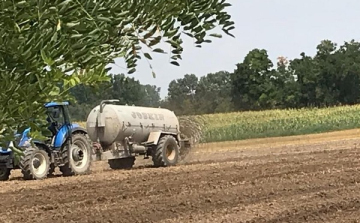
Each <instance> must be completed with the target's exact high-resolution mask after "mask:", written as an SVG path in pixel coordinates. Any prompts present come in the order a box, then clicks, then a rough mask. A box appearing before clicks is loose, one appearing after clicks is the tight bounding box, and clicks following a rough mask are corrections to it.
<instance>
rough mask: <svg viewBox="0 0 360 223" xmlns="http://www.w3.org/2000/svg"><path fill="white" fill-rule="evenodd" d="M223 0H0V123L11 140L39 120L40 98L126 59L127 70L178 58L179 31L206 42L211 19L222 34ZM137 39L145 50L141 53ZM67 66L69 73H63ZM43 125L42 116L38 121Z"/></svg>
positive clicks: (95, 77) (60, 94)
mask: <svg viewBox="0 0 360 223" xmlns="http://www.w3.org/2000/svg"><path fill="white" fill-rule="evenodd" d="M227 6H230V4H229V3H226V2H225V1H224V0H221V1H220V0H197V1H183V0H170V1H164V0H152V1H149V0H123V1H119V0H118V1H108V0H97V1H93V0H86V1H78V0H65V1H64V0H53V1H49V0H43V1H37V0H29V1H11V0H3V1H2V2H1V5H0V52H1V53H0V77H1V81H0V88H1V89H2V92H1V93H0V130H2V129H5V132H4V133H3V134H4V135H5V138H3V139H1V140H0V141H1V142H4V141H6V140H7V139H11V138H12V135H13V131H14V130H15V129H17V128H19V126H18V125H19V124H21V125H23V126H31V127H32V130H33V131H32V133H34V132H35V131H34V130H41V129H46V128H45V125H44V126H41V127H42V128H40V129H39V128H38V127H39V126H38V125H39V123H41V122H42V121H43V120H44V112H43V110H42V109H43V108H42V106H43V103H45V102H47V101H50V100H54V99H55V100H66V99H70V98H71V97H70V94H69V90H70V89H71V88H72V87H74V86H75V85H77V84H81V83H82V84H88V85H92V84H95V83H97V82H101V81H106V80H108V78H107V77H106V73H107V72H106V71H107V69H105V67H106V66H107V65H108V64H109V63H113V62H114V59H115V58H119V57H122V58H124V59H125V61H126V64H127V68H128V73H133V72H135V69H136V65H137V64H136V63H137V60H138V59H140V58H141V55H144V57H145V58H147V59H151V55H150V54H151V53H164V52H165V51H164V50H162V49H161V48H159V47H158V45H159V43H160V42H164V43H165V44H166V45H168V46H171V57H170V58H171V60H170V61H171V62H170V63H172V64H174V65H179V64H178V62H177V61H178V60H180V59H181V54H182V52H183V47H182V34H183V33H185V34H187V35H188V36H190V37H192V38H194V40H195V41H196V42H195V43H196V44H197V46H201V44H202V43H204V42H205V43H207V42H211V41H210V40H209V38H208V37H209V36H213V37H221V36H220V35H219V34H214V33H209V32H210V31H211V30H212V29H214V28H215V27H216V26H218V27H219V28H221V29H222V31H223V32H225V33H226V34H228V35H231V34H230V33H229V31H230V30H232V29H234V26H233V25H234V22H232V21H231V20H230V15H229V14H228V13H227V12H226V11H225V10H224V9H225V8H226V7H227ZM142 46H146V48H148V49H150V50H151V52H150V53H147V52H144V51H142ZM69 73H72V75H67V74H69ZM42 124H45V123H42Z"/></svg>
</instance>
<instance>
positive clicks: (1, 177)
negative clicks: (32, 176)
mask: <svg viewBox="0 0 360 223" xmlns="http://www.w3.org/2000/svg"><path fill="white" fill-rule="evenodd" d="M10 171H11V169H9V168H7V167H1V168H0V181H7V180H9V178H10Z"/></svg>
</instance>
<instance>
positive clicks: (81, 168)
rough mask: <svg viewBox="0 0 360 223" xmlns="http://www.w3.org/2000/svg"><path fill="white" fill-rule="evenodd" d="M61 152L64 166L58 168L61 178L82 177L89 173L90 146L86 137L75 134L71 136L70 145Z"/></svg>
mask: <svg viewBox="0 0 360 223" xmlns="http://www.w3.org/2000/svg"><path fill="white" fill-rule="evenodd" d="M68 147H69V146H68V145H65V146H64V147H63V150H62V157H63V160H64V165H63V166H60V171H61V172H62V174H63V176H72V175H84V174H88V173H90V165H91V154H92V145H91V144H90V140H89V139H88V137H87V135H85V134H83V133H77V134H74V135H73V136H72V145H70V148H68Z"/></svg>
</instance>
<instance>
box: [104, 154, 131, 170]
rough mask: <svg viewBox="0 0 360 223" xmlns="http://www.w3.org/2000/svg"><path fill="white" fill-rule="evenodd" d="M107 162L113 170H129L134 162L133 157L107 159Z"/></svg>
mask: <svg viewBox="0 0 360 223" xmlns="http://www.w3.org/2000/svg"><path fill="white" fill-rule="evenodd" d="M108 164H109V166H110V168H111V169H113V170H129V169H131V168H132V167H133V166H134V164H135V157H133V156H132V157H125V158H118V159H109V160H108Z"/></svg>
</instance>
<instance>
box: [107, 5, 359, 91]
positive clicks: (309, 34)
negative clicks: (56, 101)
mask: <svg viewBox="0 0 360 223" xmlns="http://www.w3.org/2000/svg"><path fill="white" fill-rule="evenodd" d="M228 2H230V3H231V4H232V6H230V7H228V12H229V13H230V15H231V16H232V20H233V21H234V22H235V29H234V30H232V31H231V32H232V33H233V34H234V35H235V38H232V37H230V36H227V35H226V34H225V33H221V34H222V35H223V38H221V39H217V38H212V40H213V42H212V43H210V44H206V43H204V45H203V47H202V48H197V47H195V46H194V45H193V42H192V40H191V39H190V37H188V36H186V35H184V37H183V40H184V44H183V47H184V52H183V53H182V58H183V59H182V60H180V61H179V63H180V66H179V67H177V66H174V65H172V64H170V63H169V55H162V54H156V53H152V54H151V55H152V57H153V60H152V61H150V63H151V65H152V67H153V69H154V70H155V72H156V74H157V76H156V78H153V77H152V75H151V70H150V68H149V65H148V63H147V61H146V60H145V59H142V60H140V61H138V67H137V71H136V72H135V73H133V74H131V75H129V76H132V77H135V79H137V80H139V81H140V82H141V83H142V84H154V85H156V86H158V87H161V94H160V95H161V97H162V98H164V97H165V96H166V95H167V91H168V85H169V83H170V81H172V80H174V79H177V78H182V77H183V76H184V75H185V74H191V73H193V74H195V75H197V76H199V77H200V76H204V75H206V74H208V73H214V72H217V71H221V70H226V71H229V72H232V71H233V70H234V69H235V67H236V64H237V63H240V62H242V60H243V59H244V57H245V56H246V54H247V53H248V52H249V51H250V50H252V49H254V48H263V49H266V50H267V51H268V54H269V56H270V59H271V60H272V61H273V62H274V63H276V58H277V57H278V56H285V57H288V59H293V58H295V57H299V56H300V53H301V52H305V53H306V54H308V55H314V53H315V52H316V46H317V45H318V44H319V43H320V41H321V40H323V39H329V40H331V41H334V42H336V43H338V45H342V44H343V43H344V41H350V40H351V39H355V40H357V41H358V40H359V37H360V28H359V24H360V14H359V9H360V1H359V0H301V1H294V0H272V1H266V0H248V1H241V0H228ZM164 50H165V51H166V49H164ZM111 67H113V69H112V71H111V72H112V73H125V74H126V70H125V69H124V68H125V64H124V62H123V59H119V60H116V65H111Z"/></svg>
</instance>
